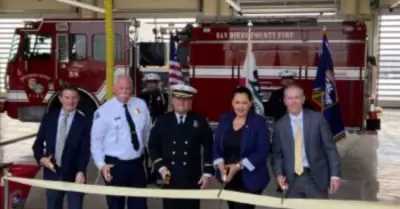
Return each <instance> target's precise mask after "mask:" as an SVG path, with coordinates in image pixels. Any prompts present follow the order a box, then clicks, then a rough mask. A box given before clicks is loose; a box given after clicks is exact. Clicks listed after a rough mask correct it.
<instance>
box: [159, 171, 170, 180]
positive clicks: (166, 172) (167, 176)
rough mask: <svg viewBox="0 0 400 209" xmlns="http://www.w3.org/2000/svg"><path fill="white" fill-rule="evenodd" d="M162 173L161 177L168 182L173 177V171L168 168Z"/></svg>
mask: <svg viewBox="0 0 400 209" xmlns="http://www.w3.org/2000/svg"><path fill="white" fill-rule="evenodd" d="M160 174H161V178H162V179H163V180H164V181H166V182H169V180H170V179H171V172H170V171H169V170H168V168H164V169H162V171H161V172H160Z"/></svg>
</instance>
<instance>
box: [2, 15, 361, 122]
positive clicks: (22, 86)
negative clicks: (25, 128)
mask: <svg viewBox="0 0 400 209" xmlns="http://www.w3.org/2000/svg"><path fill="white" fill-rule="evenodd" d="M253 24H254V27H252V32H251V37H252V40H253V49H254V54H255V56H256V60H257V68H258V70H259V74H260V77H261V80H262V86H263V89H264V90H266V92H268V91H270V90H272V89H276V88H277V87H278V86H279V85H278V84H279V77H278V74H279V73H280V72H281V71H283V70H289V71H293V72H295V73H296V74H297V75H298V76H297V79H298V82H299V83H300V84H301V85H302V86H303V87H304V88H305V91H306V94H307V96H308V97H310V94H311V89H312V83H313V80H314V77H315V74H316V68H317V67H316V65H317V62H318V55H319V54H318V53H319V52H320V47H321V43H322V41H321V40H322V28H323V27H326V28H327V30H328V38H329V41H330V50H331V53H332V55H333V60H334V64H335V75H336V80H337V81H336V82H337V87H338V94H339V99H340V105H341V108H342V113H343V116H344V120H345V124H346V126H352V127H362V124H363V121H364V117H365V113H366V108H365V106H366V105H365V104H364V103H365V101H366V99H365V95H366V91H365V90H364V89H365V86H366V85H367V83H368V82H366V79H365V74H366V70H365V67H366V66H365V64H366V28H365V25H364V24H362V23H358V22H326V23H319V22H317V21H316V19H307V20H300V19H296V20H287V19H286V20H281V19H280V20H266V19H262V20H260V22H257V21H253ZM130 27H131V22H130V21H128V20H116V21H115V24H114V30H115V34H116V36H115V40H116V45H115V47H116V48H115V63H116V67H115V72H116V74H119V73H130V74H131V75H132V77H134V80H136V85H135V87H136V89H137V90H139V89H140V85H139V81H140V76H138V75H139V74H138V70H136V69H137V68H136V67H135V66H136V64H135V63H136V62H135V60H137V59H135V58H134V57H136V56H134V54H135V53H134V52H135V48H134V46H133V45H132V44H131V43H130V42H131V38H130V36H129V35H128V34H129V31H130ZM188 29H189V30H190V31H189V33H190V34H189V35H188V34H186V35H185V34H184V37H186V38H185V39H187V40H186V41H187V43H188V44H181V45H180V46H181V47H182V49H181V50H178V51H180V52H183V53H185V52H187V53H188V54H187V56H186V57H189V61H190V82H191V84H192V85H193V86H194V87H195V88H197V89H198V91H199V93H198V95H197V97H196V101H195V103H194V104H195V105H194V109H195V110H198V111H201V112H203V113H205V114H206V115H207V116H208V118H209V119H210V121H217V120H218V117H219V115H220V113H222V112H224V111H227V110H228V109H229V108H230V99H231V98H230V97H231V92H232V90H233V89H234V88H235V87H236V86H237V85H238V82H239V77H240V74H241V71H242V69H241V66H242V65H243V61H244V57H245V51H246V47H247V45H246V40H247V35H248V34H247V31H248V27H247V21H244V22H243V21H241V20H240V21H237V20H235V21H225V22H224V23H215V22H213V21H211V22H201V23H198V26H196V27H188ZM181 35H182V33H181ZM104 38H105V36H104V22H103V21H102V20H43V21H39V22H31V23H27V24H26V25H25V27H24V28H18V29H16V32H15V37H14V40H13V43H12V46H11V51H10V58H9V62H8V66H7V75H6V87H7V100H6V103H5V104H3V105H2V106H3V108H2V109H3V111H4V110H5V111H7V114H8V115H9V116H10V117H11V118H15V119H19V120H21V121H40V119H41V117H42V116H43V114H44V113H45V112H46V111H47V110H48V109H49V108H53V107H57V106H59V105H60V104H59V102H58V99H57V95H58V91H59V89H60V87H61V86H62V85H63V84H66V83H69V84H74V85H77V86H79V87H80V94H81V102H80V104H79V108H80V109H81V110H83V111H84V112H86V113H88V114H91V113H93V111H94V110H95V109H96V108H97V106H98V105H100V104H101V103H102V102H103V101H104V100H105V95H106V89H105V43H104V42H105V40H104ZM185 47H186V50H185V49H184V48H185ZM166 57H168V56H166ZM180 57H185V56H182V54H181V55H180ZM186 61H187V60H186ZM186 61H185V62H186ZM149 70H150V69H144V71H149ZM159 71H160V69H159V70H158V72H159ZM161 71H162V70H161ZM165 72H167V70H165Z"/></svg>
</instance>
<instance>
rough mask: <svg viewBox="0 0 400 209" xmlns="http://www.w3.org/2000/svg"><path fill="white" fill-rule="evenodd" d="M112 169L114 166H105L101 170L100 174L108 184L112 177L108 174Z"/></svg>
mask: <svg viewBox="0 0 400 209" xmlns="http://www.w3.org/2000/svg"><path fill="white" fill-rule="evenodd" d="M112 167H114V165H110V164H105V165H104V166H103V167H102V168H101V174H103V177H104V179H105V180H106V181H107V182H110V181H111V179H112V176H111V173H110V171H111V168H112Z"/></svg>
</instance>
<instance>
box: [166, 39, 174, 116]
mask: <svg viewBox="0 0 400 209" xmlns="http://www.w3.org/2000/svg"><path fill="white" fill-rule="evenodd" d="M169 36H170V37H169V41H170V44H169V46H170V47H171V45H172V44H175V43H174V42H173V41H174V40H173V38H172V36H173V33H172V32H170V34H169ZM169 52H170V53H171V49H169ZM169 56H170V57H171V54H170V55H169ZM169 62H170V64H169V71H170V72H171V70H172V69H171V59H169ZM170 72H169V73H170ZM169 73H168V109H167V111H168V112H170V111H172V90H171V86H172V85H171V81H170V78H169Z"/></svg>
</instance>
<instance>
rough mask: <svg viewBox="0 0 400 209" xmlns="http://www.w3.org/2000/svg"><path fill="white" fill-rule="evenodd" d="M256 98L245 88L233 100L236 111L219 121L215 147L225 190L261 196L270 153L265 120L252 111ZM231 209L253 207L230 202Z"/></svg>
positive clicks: (265, 180) (216, 161) (266, 178)
mask: <svg viewBox="0 0 400 209" xmlns="http://www.w3.org/2000/svg"><path fill="white" fill-rule="evenodd" d="M252 101H253V97H252V94H251V92H250V90H249V89H248V88H246V87H239V88H237V89H236V90H235V91H234V93H233V97H232V107H233V111H231V112H229V113H227V114H224V115H223V116H222V117H221V119H220V120H219V123H218V126H217V129H216V132H215V142H214V147H213V159H214V162H213V163H214V166H215V167H217V168H218V169H217V177H218V178H219V179H220V180H222V181H225V182H226V187H225V189H228V190H234V191H240V192H245V193H253V194H261V193H262V191H263V190H264V189H265V188H266V187H267V185H268V182H269V173H268V170H267V157H268V153H269V150H270V141H269V132H268V128H267V124H266V121H265V119H264V118H263V117H262V116H260V115H258V114H256V113H255V112H254V110H252ZM228 205H229V208H230V209H253V208H254V207H255V206H254V205H247V204H240V203H234V202H229V201H228Z"/></svg>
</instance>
